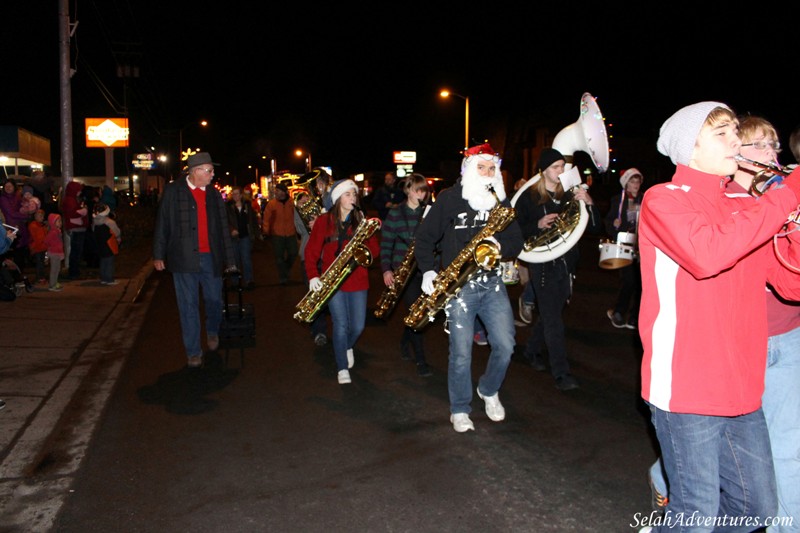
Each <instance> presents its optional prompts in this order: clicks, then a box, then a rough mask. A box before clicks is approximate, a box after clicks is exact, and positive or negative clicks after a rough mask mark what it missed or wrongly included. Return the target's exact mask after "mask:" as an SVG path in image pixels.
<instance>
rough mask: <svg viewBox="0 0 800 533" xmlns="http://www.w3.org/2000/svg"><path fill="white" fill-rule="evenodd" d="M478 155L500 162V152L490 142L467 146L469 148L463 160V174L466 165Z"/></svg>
mask: <svg viewBox="0 0 800 533" xmlns="http://www.w3.org/2000/svg"><path fill="white" fill-rule="evenodd" d="M476 156H477V157H480V158H481V159H484V160H486V161H494V162H495V163H498V164H499V163H500V154H498V153H497V151H496V150H495V149H494V148H492V145H490V144H489V143H483V144H479V145H477V146H473V147H471V148H467V150H466V151H465V152H464V160H463V161H462V162H461V170H462V174H463V170H464V168H466V166H467V165H468V164H470V163H471V162H472V161H473V160H474V159H475V157H476Z"/></svg>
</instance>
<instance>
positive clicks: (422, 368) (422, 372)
mask: <svg viewBox="0 0 800 533" xmlns="http://www.w3.org/2000/svg"><path fill="white" fill-rule="evenodd" d="M417 375H418V376H422V377H423V378H427V377H430V376H432V375H433V372H431V367H429V366H428V363H417Z"/></svg>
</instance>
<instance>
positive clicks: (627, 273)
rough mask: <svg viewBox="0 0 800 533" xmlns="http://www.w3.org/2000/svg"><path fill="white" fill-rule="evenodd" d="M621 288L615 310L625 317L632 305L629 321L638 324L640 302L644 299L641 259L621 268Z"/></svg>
mask: <svg viewBox="0 0 800 533" xmlns="http://www.w3.org/2000/svg"><path fill="white" fill-rule="evenodd" d="M619 280H620V288H619V295H618V296H617V303H616V305H615V306H614V312H616V313H619V314H620V316H621V317H622V318H623V320H624V319H625V315H626V314H627V313H628V308H629V307H630V314H629V315H628V322H629V323H631V324H636V323H637V322H638V320H639V303H640V301H641V299H642V271H641V269H640V268H639V261H634V262H633V263H631V264H630V265H628V266H625V267H622V268H620V269H619Z"/></svg>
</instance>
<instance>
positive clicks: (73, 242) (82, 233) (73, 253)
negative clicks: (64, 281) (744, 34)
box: [67, 229, 86, 279]
mask: <svg viewBox="0 0 800 533" xmlns="http://www.w3.org/2000/svg"><path fill="white" fill-rule="evenodd" d="M85 242H86V230H74V229H73V230H70V231H69V267H68V270H67V272H68V275H69V277H70V278H71V279H77V278H79V277H80V275H81V261H82V260H83V245H84V243H85Z"/></svg>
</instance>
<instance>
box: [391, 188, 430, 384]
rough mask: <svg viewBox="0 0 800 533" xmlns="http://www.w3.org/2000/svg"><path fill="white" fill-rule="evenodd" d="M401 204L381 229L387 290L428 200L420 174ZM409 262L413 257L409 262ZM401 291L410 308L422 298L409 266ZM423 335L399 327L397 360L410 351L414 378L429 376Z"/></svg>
mask: <svg viewBox="0 0 800 533" xmlns="http://www.w3.org/2000/svg"><path fill="white" fill-rule="evenodd" d="M403 193H404V194H405V198H406V200H405V202H403V203H401V204H400V205H398V206H397V207H394V208H392V209H390V210H389V212H388V213H387V215H386V220H384V222H383V225H382V226H381V269H382V270H383V283H384V284H385V285H386V286H387V287H391V286H392V285H394V283H395V282H396V281H397V282H398V283H399V282H400V280H396V279H395V273H396V272H397V271H398V269H399V268H400V267H401V266H402V265H403V262H404V261H407V260H408V259H409V258H408V257H407V256H408V250H409V247H410V246H411V243H412V242H413V241H414V232H415V231H416V229H417V225H418V224H419V221H420V220H422V214H423V212H424V209H425V201H426V199H427V198H428V180H426V179H425V176H423V175H422V174H411V175H410V176H408V177H407V178H406V179H405V181H404V183H403ZM411 259H413V257H412V258H411ZM407 276H408V277H409V278H408V280H406V282H405V283H406V286H405V290H403V293H402V294H401V295H400V297H401V298H402V300H403V303H404V304H405V305H406V306H410V305H411V304H413V303H414V301H416V299H417V298H419V296H420V295H421V294H422V273H421V272H420V271H419V269H418V268H417V267H416V263H415V264H414V266H413V270H412V271H410V272H408V274H407ZM423 335H424V331H415V330H414V329H413V328H411V327H409V326H403V336H402V337H401V338H400V356H401V357H402V358H403V359H405V360H407V361H410V360H411V353H410V350H412V349H413V350H414V360H415V361H416V363H417V374H419V375H420V376H423V377H428V376H431V375H432V373H431V370H430V367H429V366H428V363H427V362H426V360H425V347H424V346H423V342H422V339H423Z"/></svg>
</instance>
